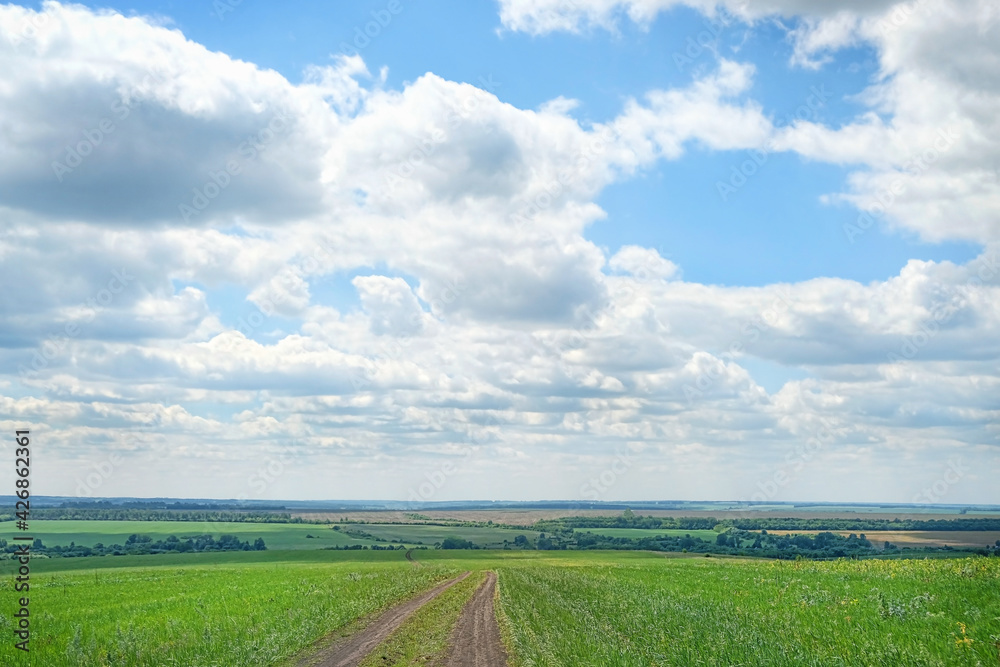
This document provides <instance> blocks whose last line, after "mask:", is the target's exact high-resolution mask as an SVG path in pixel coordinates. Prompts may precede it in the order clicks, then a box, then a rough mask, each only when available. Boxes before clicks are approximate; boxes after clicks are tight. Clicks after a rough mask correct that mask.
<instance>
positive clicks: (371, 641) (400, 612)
mask: <svg viewBox="0 0 1000 667" xmlns="http://www.w3.org/2000/svg"><path fill="white" fill-rule="evenodd" d="M467 576H469V573H468V572H466V573H465V574H463V575H461V576H459V577H455V578H454V579H450V580H448V581H446V582H444V583H442V584H438V585H437V586H435V587H434V588H432V589H431V590H429V591H427V592H426V593H422V594H421V595H418V596H417V597H415V598H413V599H411V600H407V601H406V602H403V603H401V604H398V605H396V606H395V607H393V608H391V609H389V610H388V611H386V612H384V613H383V614H382V615H381V616H379V617H378V618H376V619H375V620H374V621H372V622H371V623H369V624H368V625H366V626H365V627H364V628H363V629H362V630H360V631H359V632H356V633H354V634H353V635H351V636H349V637H346V638H344V639H342V640H340V641H337V642H335V643H334V644H333V645H332V646H329V647H327V648H325V649H323V650H321V651H320V652H319V653H316V654H314V655H311V656H309V657H308V658H306V659H304V660H302V661H300V662H299V667H355V666H356V665H358V664H359V663H360V662H361V661H362V660H364V658H365V656H367V655H368V654H369V653H371V652H372V651H373V650H374V649H375V647H376V646H378V645H379V644H381V643H382V642H383V641H385V639H386V638H387V637H388V636H389V635H390V634H392V633H393V631H394V630H395V629H396V628H398V627H399V626H400V625H402V624H403V622H404V621H405V620H406V619H407V618H409V617H410V615H411V614H412V613H413V612H415V611H416V610H417V609H420V607H422V606H424V605H425V604H427V603H428V602H430V601H431V600H433V599H434V598H436V597H437V596H438V595H440V594H441V593H443V592H444V591H446V590H448V589H449V588H451V587H452V586H454V585H455V584H457V583H458V582H460V581H462V580H463V579H465V578H466V577H467Z"/></svg>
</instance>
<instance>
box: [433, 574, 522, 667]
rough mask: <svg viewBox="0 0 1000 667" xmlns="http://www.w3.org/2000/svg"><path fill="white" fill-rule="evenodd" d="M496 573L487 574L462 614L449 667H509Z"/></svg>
mask: <svg viewBox="0 0 1000 667" xmlns="http://www.w3.org/2000/svg"><path fill="white" fill-rule="evenodd" d="M496 586H497V575H496V572H488V573H487V574H486V581H484V582H483V583H482V585H481V586H480V587H479V589H478V590H477V591H476V593H475V595H473V596H472V599H471V600H469V602H468V604H466V605H465V608H464V609H463V610H462V615H461V616H460V617H459V619H458V623H457V624H456V625H455V630H454V631H453V632H452V636H451V642H450V643H451V649H450V650H449V652H448V659H447V660H446V661H445V665H446V667H507V651H506V649H504V646H503V642H502V641H500V625H499V624H498V623H497V617H496V613H495V611H494V607H493V600H494V597H495V596H496Z"/></svg>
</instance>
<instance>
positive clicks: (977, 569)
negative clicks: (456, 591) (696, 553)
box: [498, 559, 1000, 667]
mask: <svg viewBox="0 0 1000 667" xmlns="http://www.w3.org/2000/svg"><path fill="white" fill-rule="evenodd" d="M498 572H499V576H500V600H501V606H502V609H503V610H504V616H505V618H504V619H503V626H504V627H505V633H506V634H507V636H508V637H509V640H510V642H511V648H512V649H513V652H514V654H515V655H516V656H517V659H516V660H515V661H514V663H513V664H514V665H515V667H516V666H520V667H528V666H535V665H546V666H548V665H581V666H584V665H595V666H596V665H601V666H605V665H607V666H615V667H631V666H633V665H634V666H636V667H638V666H640V665H712V664H719V665H771V666H785V665H787V666H792V665H908V666H917V665H996V664H997V663H998V660H1000V559H962V560H949V561H940V560H939V561H836V562H823V563H820V562H808V561H799V562H774V561H749V560H718V559H649V560H646V561H640V560H634V561H631V562H621V563H608V564H600V563H596V562H595V563H591V564H587V565H584V566H581V567H575V568H569V567H531V566H523V565H522V566H517V565H515V564H511V565H509V566H507V567H502V568H500V569H499V570H498Z"/></svg>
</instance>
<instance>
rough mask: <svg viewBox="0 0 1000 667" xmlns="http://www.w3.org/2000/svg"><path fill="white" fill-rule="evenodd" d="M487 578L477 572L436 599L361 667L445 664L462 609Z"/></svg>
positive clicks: (395, 633) (402, 626)
mask: <svg viewBox="0 0 1000 667" xmlns="http://www.w3.org/2000/svg"><path fill="white" fill-rule="evenodd" d="M485 577H486V573H485V572H475V573H473V574H471V575H470V576H468V577H466V578H465V579H464V580H462V581H460V582H458V583H457V584H455V585H454V586H452V587H451V588H449V589H448V590H446V591H445V592H444V593H442V594H441V595H439V596H438V597H436V598H434V599H433V600H432V601H431V602H429V603H428V604H427V605H425V606H424V607H422V608H421V609H420V610H419V611H417V612H416V613H415V614H413V616H411V617H410V618H409V619H407V621H406V622H405V623H404V624H403V625H401V626H400V627H399V628H398V629H397V630H396V632H394V633H392V635H391V636H390V637H389V638H388V639H387V640H386V641H385V642H384V643H383V644H382V645H381V646H379V647H378V648H377V649H376V650H375V651H373V652H372V653H371V654H370V655H369V656H368V657H367V658H365V660H363V661H362V662H361V666H360V667H412V666H413V665H425V664H428V663H430V664H443V661H444V658H445V657H446V654H447V651H448V638H449V637H450V635H451V631H452V629H453V628H454V627H455V624H456V623H457V622H458V617H459V615H461V613H462V608H463V607H464V606H465V604H466V603H467V602H468V601H469V600H470V599H471V598H472V595H473V593H475V592H476V589H477V588H479V585H480V584H481V583H482V582H483V580H484V579H485Z"/></svg>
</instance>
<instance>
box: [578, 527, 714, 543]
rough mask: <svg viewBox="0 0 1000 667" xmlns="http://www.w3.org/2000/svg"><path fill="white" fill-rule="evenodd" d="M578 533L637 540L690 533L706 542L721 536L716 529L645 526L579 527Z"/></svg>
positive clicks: (681, 535) (680, 535)
mask: <svg viewBox="0 0 1000 667" xmlns="http://www.w3.org/2000/svg"><path fill="white" fill-rule="evenodd" d="M576 532H578V533H593V534H594V535H603V536H605V537H627V538H629V539H632V540H635V539H639V538H641V537H656V536H657V535H667V536H669V537H684V536H685V535H690V536H691V537H692V538H695V537H697V538H699V539H702V540H705V541H706V542H715V538H716V537H718V536H719V534H718V533H717V532H715V531H714V530H679V529H677V530H675V529H673V528H667V529H659V530H647V529H645V528H577V529H576Z"/></svg>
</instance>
